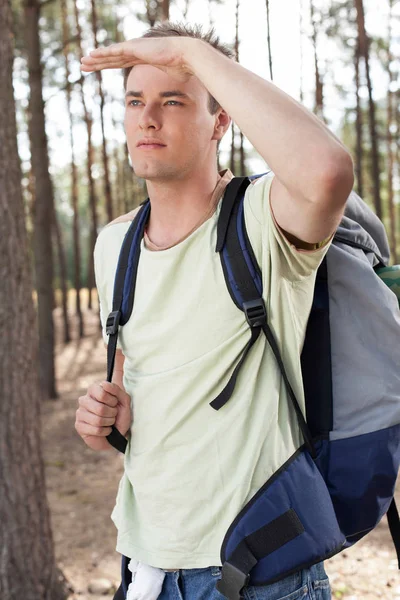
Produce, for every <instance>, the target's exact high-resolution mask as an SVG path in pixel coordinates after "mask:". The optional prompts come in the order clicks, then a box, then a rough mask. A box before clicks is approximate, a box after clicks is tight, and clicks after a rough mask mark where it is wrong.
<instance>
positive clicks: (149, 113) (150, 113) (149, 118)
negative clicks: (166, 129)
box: [139, 105, 161, 129]
mask: <svg viewBox="0 0 400 600" xmlns="http://www.w3.org/2000/svg"><path fill="white" fill-rule="evenodd" d="M139 127H140V128H141V129H149V128H150V127H152V128H154V129H160V127H161V122H160V116H159V114H158V111H157V109H156V108H155V107H154V106H153V107H152V106H149V105H147V106H146V107H145V108H144V110H143V111H142V114H141V116H140V121H139Z"/></svg>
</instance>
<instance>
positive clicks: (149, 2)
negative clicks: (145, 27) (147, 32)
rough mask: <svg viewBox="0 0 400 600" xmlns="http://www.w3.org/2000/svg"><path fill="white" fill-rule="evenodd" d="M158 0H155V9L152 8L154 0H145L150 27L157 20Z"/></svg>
mask: <svg viewBox="0 0 400 600" xmlns="http://www.w3.org/2000/svg"><path fill="white" fill-rule="evenodd" d="M157 9H158V0H156V10H154V0H146V15H147V20H148V22H149V25H150V27H154V25H155V23H156V21H157Z"/></svg>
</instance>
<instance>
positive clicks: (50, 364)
mask: <svg viewBox="0 0 400 600" xmlns="http://www.w3.org/2000/svg"><path fill="white" fill-rule="evenodd" d="M39 11H40V7H39V3H38V2H37V0H25V3H24V16H25V41H26V53H27V58H28V69H29V86H30V98H29V112H30V115H31V116H30V119H29V137H30V145H31V163H32V173H33V176H34V180H35V208H34V214H35V220H34V244H33V246H34V256H35V275H36V278H35V284H36V290H37V295H38V318H39V365H40V382H41V385H42V387H43V389H44V390H45V394H46V396H47V397H49V398H56V397H57V392H56V381H55V365H54V324H53V250H52V243H51V223H52V221H53V211H54V195H53V185H52V181H51V179H50V175H49V156H48V149H47V138H46V131H45V116H44V102H43V96H42V66H41V62H40V41H39Z"/></svg>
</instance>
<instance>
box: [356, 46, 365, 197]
mask: <svg viewBox="0 0 400 600" xmlns="http://www.w3.org/2000/svg"><path fill="white" fill-rule="evenodd" d="M354 58H355V60H354V62H355V69H356V103H357V104H356V152H355V155H356V165H355V170H356V175H357V193H358V195H359V196H361V198H362V197H363V192H364V185H363V170H362V163H363V122H362V108H361V98H360V44H359V42H358V40H357V43H356V50H355V57H354Z"/></svg>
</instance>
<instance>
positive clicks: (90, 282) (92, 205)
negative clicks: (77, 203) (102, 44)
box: [73, 2, 97, 310]
mask: <svg viewBox="0 0 400 600" xmlns="http://www.w3.org/2000/svg"><path fill="white" fill-rule="evenodd" d="M73 4H74V11H75V25H76V31H77V42H78V54H79V59H81V58H82V57H83V47H82V29H81V26H80V23H79V10H78V3H77V2H74V3H73ZM84 81H85V79H84V77H81V79H80V81H79V91H80V96H81V102H82V106H83V115H84V120H85V123H86V131H87V160H86V175H87V180H88V184H89V209H90V215H91V228H90V236H89V251H88V269H87V274H88V275H87V287H88V308H89V310H91V309H92V306H93V299H92V290H93V288H94V287H95V280H94V263H93V252H94V246H95V243H96V238H97V206H96V204H97V199H96V188H95V183H94V179H93V175H92V167H93V164H94V151H93V144H92V125H93V119H92V115H91V114H90V112H89V110H88V108H87V105H86V100H85V93H84Z"/></svg>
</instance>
